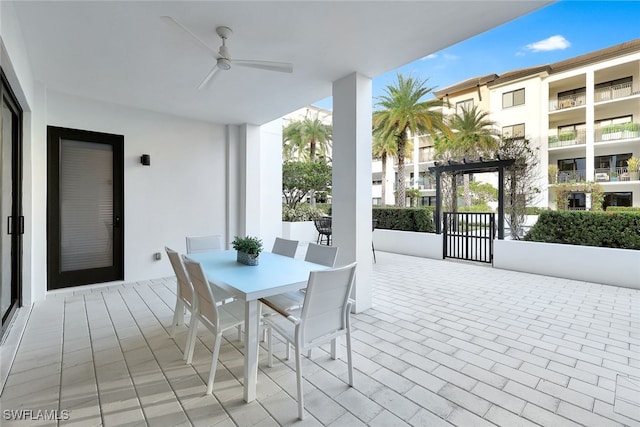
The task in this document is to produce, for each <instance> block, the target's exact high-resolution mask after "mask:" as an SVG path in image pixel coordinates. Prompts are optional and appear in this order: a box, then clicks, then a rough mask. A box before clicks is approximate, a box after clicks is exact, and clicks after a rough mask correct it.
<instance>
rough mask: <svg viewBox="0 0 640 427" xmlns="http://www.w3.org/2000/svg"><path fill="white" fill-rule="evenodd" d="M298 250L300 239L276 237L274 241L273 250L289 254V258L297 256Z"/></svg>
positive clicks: (275, 252) (277, 252)
mask: <svg viewBox="0 0 640 427" xmlns="http://www.w3.org/2000/svg"><path fill="white" fill-rule="evenodd" d="M297 250H298V241H297V240H289V239H283V238H281V237H276V241H275V242H273V248H272V249H271V252H273V253H274V254H278V255H284V256H288V257H289V258H295V256H296V251H297Z"/></svg>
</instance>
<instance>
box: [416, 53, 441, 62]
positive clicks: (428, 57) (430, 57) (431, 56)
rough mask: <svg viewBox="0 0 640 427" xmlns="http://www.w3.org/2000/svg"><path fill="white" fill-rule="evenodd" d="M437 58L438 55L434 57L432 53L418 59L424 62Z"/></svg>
mask: <svg viewBox="0 0 640 427" xmlns="http://www.w3.org/2000/svg"><path fill="white" fill-rule="evenodd" d="M437 57H438V55H436V54H435V53H432V54H431V55H427V56H423V57H422V58H420V61H424V60H426V59H436V58H437Z"/></svg>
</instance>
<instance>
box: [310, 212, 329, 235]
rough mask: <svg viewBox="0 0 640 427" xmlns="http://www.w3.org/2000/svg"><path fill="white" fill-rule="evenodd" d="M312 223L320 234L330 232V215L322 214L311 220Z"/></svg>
mask: <svg viewBox="0 0 640 427" xmlns="http://www.w3.org/2000/svg"><path fill="white" fill-rule="evenodd" d="M313 225H315V226H316V230H318V233H321V234H331V217H330V216H323V217H320V218H318V219H314V220H313Z"/></svg>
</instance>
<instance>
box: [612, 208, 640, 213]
mask: <svg viewBox="0 0 640 427" xmlns="http://www.w3.org/2000/svg"><path fill="white" fill-rule="evenodd" d="M607 212H616V213H617V212H630V213H634V212H635V213H637V214H640V207H637V206H609V207H607Z"/></svg>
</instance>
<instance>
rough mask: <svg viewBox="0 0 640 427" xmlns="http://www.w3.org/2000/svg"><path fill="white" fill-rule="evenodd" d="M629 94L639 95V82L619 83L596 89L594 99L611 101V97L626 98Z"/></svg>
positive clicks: (596, 100)
mask: <svg viewBox="0 0 640 427" xmlns="http://www.w3.org/2000/svg"><path fill="white" fill-rule="evenodd" d="M631 95H640V82H635V83H631V82H628V83H621V84H617V85H612V86H609V87H603V88H599V89H596V90H595V93H594V101H595V102H604V101H611V100H613V99H620V98H626V97H627V96H631Z"/></svg>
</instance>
